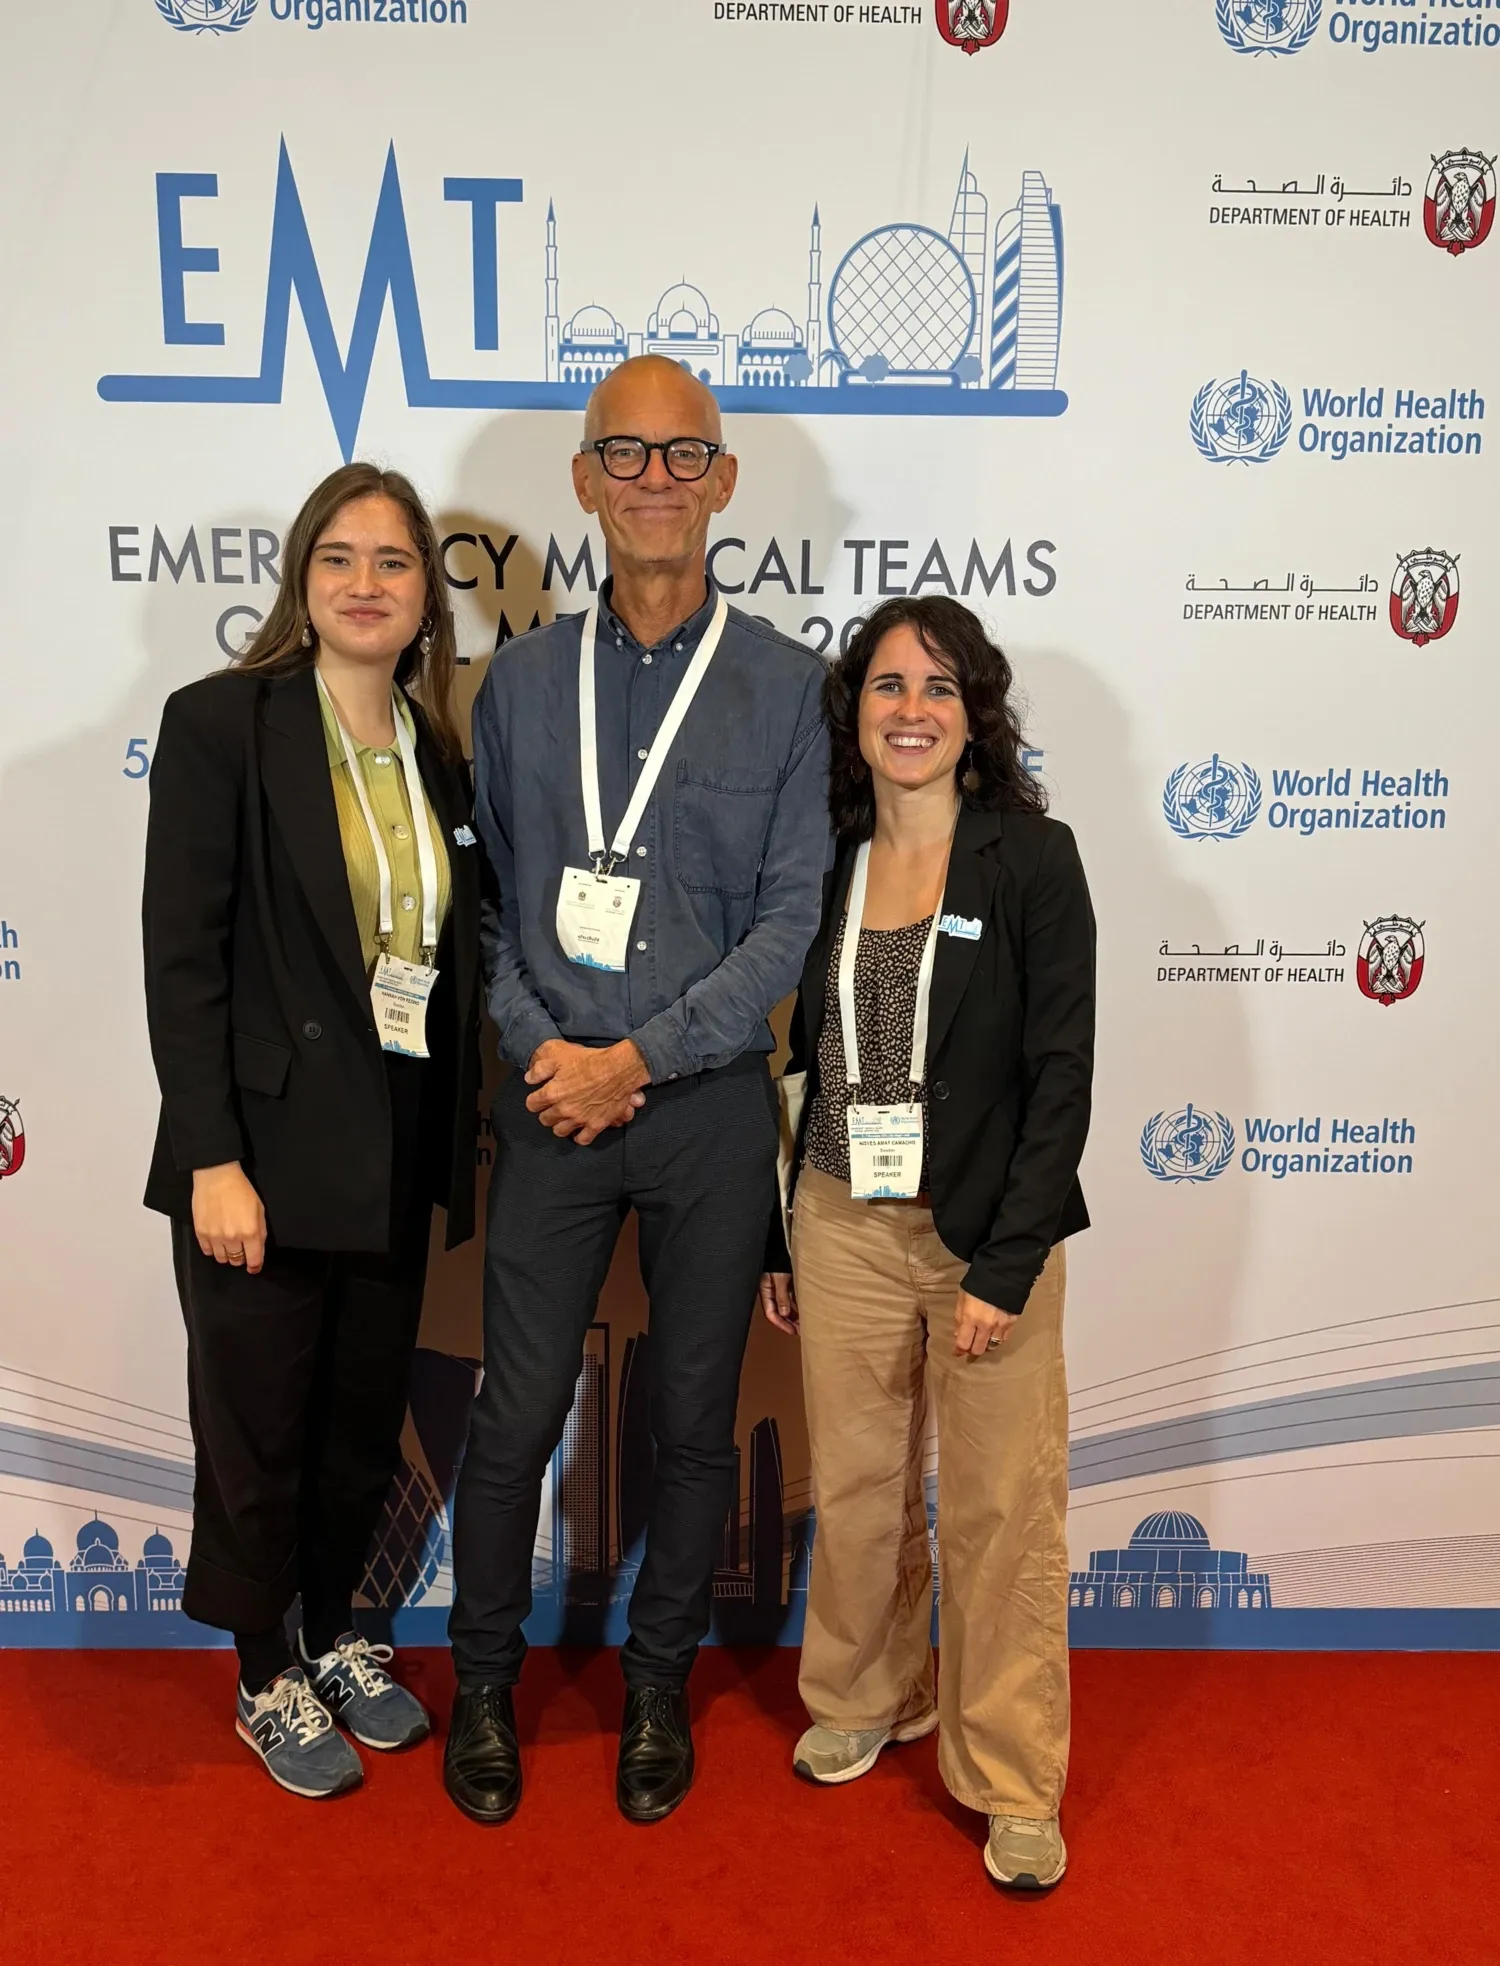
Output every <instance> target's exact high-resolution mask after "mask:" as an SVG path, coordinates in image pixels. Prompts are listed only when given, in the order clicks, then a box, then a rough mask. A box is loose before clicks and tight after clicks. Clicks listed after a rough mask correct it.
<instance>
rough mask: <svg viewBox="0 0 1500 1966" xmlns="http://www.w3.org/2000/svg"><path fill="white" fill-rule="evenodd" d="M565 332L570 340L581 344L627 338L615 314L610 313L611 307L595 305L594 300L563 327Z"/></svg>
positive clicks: (581, 308) (580, 309)
mask: <svg viewBox="0 0 1500 1966" xmlns="http://www.w3.org/2000/svg"><path fill="white" fill-rule="evenodd" d="M563 334H564V335H565V337H566V338H567V339H568V340H569V341H573V342H577V343H579V344H580V345H582V344H585V343H588V342H615V341H623V340H624V339H625V330H624V329H623V328H622V327H621V326H620V324H619V322H618V321H617V320H616V319H615V317H614V315H613V314H611V313H610V311H609V309H608V308H607V307H598V306H595V305H594V304H593V303H592V302H590V304H589V305H588V306H587V307H580V308H579V310H578V312H577V313H576V314H575V315H574V316H573V318H572V320H571V321H569V322H568V323H567V324H566V326H565V327H564V328H563Z"/></svg>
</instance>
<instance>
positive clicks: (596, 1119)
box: [526, 1038, 651, 1147]
mask: <svg viewBox="0 0 1500 1966" xmlns="http://www.w3.org/2000/svg"><path fill="white" fill-rule="evenodd" d="M526 1083H527V1084H528V1085H531V1086H535V1087H536V1091H535V1092H532V1093H530V1094H528V1095H527V1099H526V1110H527V1112H529V1113H535V1114H536V1116H537V1118H538V1119H539V1120H540V1121H541V1123H542V1125H543V1126H545V1127H549V1128H550V1129H551V1130H552V1132H553V1133H555V1134H556V1135H557V1137H558V1139H559V1140H569V1139H571V1140H572V1141H573V1142H574V1143H575V1145H577V1146H580V1147H587V1146H590V1145H592V1143H593V1142H594V1141H595V1140H597V1139H598V1138H599V1135H600V1134H601V1133H603V1132H605V1131H606V1130H607V1129H608V1128H609V1127H612V1126H625V1125H628V1124H629V1122H630V1121H631V1120H633V1119H634V1118H635V1116H636V1114H637V1113H638V1112H639V1111H640V1109H641V1107H642V1106H644V1105H645V1103H646V1095H645V1093H644V1091H643V1090H642V1088H643V1087H644V1086H647V1085H649V1084H650V1083H651V1068H650V1067H649V1066H648V1065H647V1063H646V1061H645V1059H644V1058H643V1057H642V1056H641V1054H640V1052H639V1051H638V1050H637V1049H636V1047H635V1045H634V1044H633V1043H632V1041H631V1040H630V1039H629V1038H622V1039H621V1040H620V1042H619V1043H618V1044H611V1045H604V1046H602V1047H596V1046H593V1045H586V1044H569V1042H568V1041H567V1039H566V1038H548V1039H547V1041H546V1043H545V1044H539V1045H538V1046H537V1048H536V1050H535V1051H534V1052H532V1054H531V1063H530V1065H528V1066H527V1068H526Z"/></svg>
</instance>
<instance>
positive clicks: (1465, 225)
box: [1422, 150, 1495, 253]
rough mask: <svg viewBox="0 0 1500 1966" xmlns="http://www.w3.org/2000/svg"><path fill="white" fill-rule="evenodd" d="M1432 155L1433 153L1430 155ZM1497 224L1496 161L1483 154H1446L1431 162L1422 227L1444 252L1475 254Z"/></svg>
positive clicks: (1465, 152) (1458, 151)
mask: <svg viewBox="0 0 1500 1966" xmlns="http://www.w3.org/2000/svg"><path fill="white" fill-rule="evenodd" d="M1429 154H1430V153H1429ZM1494 222H1495V159H1494V158H1493V157H1486V156H1485V155H1484V153H1483V151H1480V150H1445V151H1444V152H1443V154H1442V156H1441V157H1434V158H1433V159H1432V169H1431V170H1430V171H1429V172H1428V173H1427V189H1426V191H1425V192H1424V194H1423V197H1422V227H1423V230H1424V231H1425V232H1426V234H1427V236H1428V238H1429V239H1430V240H1431V241H1432V243H1433V245H1435V246H1441V247H1442V248H1443V250H1444V251H1445V252H1450V253H1467V252H1472V251H1473V249H1474V247H1475V246H1482V245H1483V244H1484V242H1485V240H1486V239H1487V238H1488V237H1489V236H1490V227H1491V226H1492V225H1493V224H1494Z"/></svg>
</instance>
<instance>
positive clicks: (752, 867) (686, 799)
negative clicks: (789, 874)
mask: <svg viewBox="0 0 1500 1966" xmlns="http://www.w3.org/2000/svg"><path fill="white" fill-rule="evenodd" d="M776 784H777V775H776V773H775V772H774V771H750V770H747V769H744V768H741V767H737V766H732V765H714V766H710V767H708V768H706V769H705V768H702V767H694V766H691V765H688V764H681V765H679V766H678V768H677V791H676V799H675V801H674V804H673V810H672V857H673V860H674V862H675V864H676V869H677V878H678V880H679V881H681V883H682V885H683V886H684V887H685V888H686V889H687V891H688V893H689V894H717V895H722V896H723V897H724V898H725V899H726V900H744V899H745V898H746V897H747V896H749V895H752V894H754V892H755V887H756V881H757V879H758V878H759V875H760V865H761V859H762V857H763V855H764V852H765V845H766V834H767V833H768V832H769V830H770V826H771V814H772V812H773V810H774V808H775V804H776Z"/></svg>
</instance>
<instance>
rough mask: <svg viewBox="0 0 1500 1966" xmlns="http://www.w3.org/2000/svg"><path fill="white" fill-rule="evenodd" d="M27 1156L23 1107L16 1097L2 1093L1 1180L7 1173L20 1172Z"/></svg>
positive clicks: (0, 1120) (0, 1117)
mask: <svg viewBox="0 0 1500 1966" xmlns="http://www.w3.org/2000/svg"><path fill="white" fill-rule="evenodd" d="M25 1158H26V1131H25V1128H24V1127H23V1126H22V1125H21V1108H20V1107H19V1106H18V1105H17V1104H16V1102H15V1100H14V1099H7V1098H6V1097H5V1095H4V1094H3V1093H0V1181H3V1180H4V1179H5V1177H6V1175H7V1174H19V1173H20V1171H21V1163H22V1161H23V1160H25Z"/></svg>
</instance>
